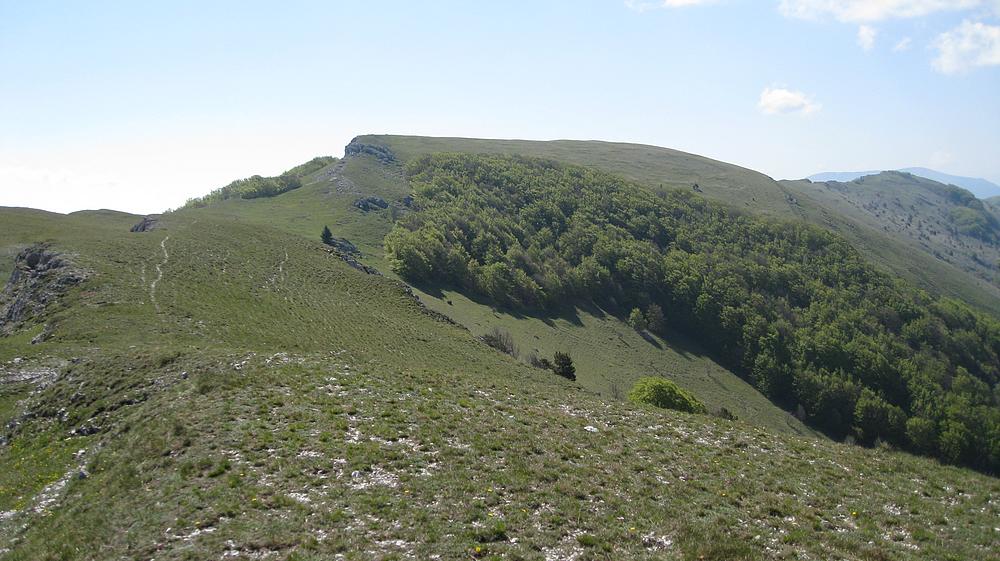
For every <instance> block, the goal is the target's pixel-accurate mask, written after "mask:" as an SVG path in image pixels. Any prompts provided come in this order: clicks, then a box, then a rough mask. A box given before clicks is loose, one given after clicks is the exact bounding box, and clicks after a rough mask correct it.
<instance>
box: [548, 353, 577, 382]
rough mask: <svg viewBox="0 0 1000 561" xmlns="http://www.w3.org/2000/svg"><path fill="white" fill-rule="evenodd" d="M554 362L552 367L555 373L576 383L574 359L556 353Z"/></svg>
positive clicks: (565, 354) (553, 358)
mask: <svg viewBox="0 0 1000 561" xmlns="http://www.w3.org/2000/svg"><path fill="white" fill-rule="evenodd" d="M552 361H553V362H554V363H555V364H554V365H553V366H552V371H553V372H555V373H556V374H558V375H560V376H562V377H563V378H566V379H567V380H570V381H573V382H575V381H576V367H575V366H573V359H572V358H570V356H569V355H568V354H567V353H560V352H556V354H555V355H554V356H553V357H552Z"/></svg>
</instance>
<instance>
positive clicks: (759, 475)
mask: <svg viewBox="0 0 1000 561" xmlns="http://www.w3.org/2000/svg"><path fill="white" fill-rule="evenodd" d="M303 189H305V187H303ZM303 189H300V190H299V191H302V190H303ZM286 196H291V193H290V194H287V195H282V197H286ZM0 220H3V221H4V224H5V225H6V224H18V227H17V228H11V229H5V230H4V231H3V233H2V234H0V236H2V239H0V246H3V247H5V248H7V247H12V246H14V245H23V244H26V243H30V242H31V241H34V238H38V237H42V238H46V239H49V240H50V241H51V242H53V244H54V247H55V248H56V249H58V250H61V251H64V252H66V253H68V254H73V255H75V256H76V260H77V262H78V263H80V264H81V265H82V266H85V267H87V268H89V269H91V270H93V271H94V272H95V274H94V275H93V277H92V278H91V280H89V281H88V282H87V284H85V285H84V286H83V287H81V288H80V289H77V290H75V291H74V292H73V293H71V294H70V295H69V296H68V297H66V298H65V299H64V301H63V302H62V305H61V306H59V307H57V308H55V309H54V311H53V312H52V313H51V315H50V316H48V317H46V318H45V321H47V322H48V323H50V324H52V325H53V326H54V327H53V338H52V339H50V340H49V341H47V342H45V343H42V344H39V345H30V344H28V342H27V341H28V340H29V339H30V337H31V336H32V335H33V334H34V333H36V332H37V331H39V330H40V329H41V326H40V325H34V326H29V327H27V328H26V329H25V331H24V332H23V333H19V334H17V335H15V336H12V337H8V338H4V339H0V363H2V367H0V370H2V371H3V375H4V376H5V377H7V378H5V379H11V378H10V376H13V375H14V374H17V373H19V374H25V373H28V372H34V373H35V374H37V376H35V377H29V379H28V381H27V382H20V383H18V384H5V385H4V392H5V393H4V395H3V396H0V405H2V407H0V412H2V413H3V415H4V418H3V419H2V420H3V421H4V422H5V424H7V422H9V421H12V420H17V421H18V423H17V424H16V425H10V424H8V425H7V426H8V427H9V428H8V429H7V431H6V436H7V438H8V443H7V444H6V445H5V446H3V448H2V449H0V473H2V474H4V475H3V476H2V477H0V510H2V511H3V514H2V515H0V546H2V547H4V548H5V555H4V558H6V559H18V560H21V559H24V560H27V559H31V560H38V559H121V558H128V559H219V558H226V559H539V560H541V559H552V560H555V559H685V560H696V559H772V558H773V559H997V558H998V555H997V553H996V552H997V551H998V546H1000V530H998V529H997V527H996V526H997V524H996V520H997V519H998V517H1000V483H998V481H997V480H996V479H992V478H989V477H986V476H983V475H980V474H976V473H974V472H971V471H968V470H963V469H958V468H953V467H945V466H940V465H938V464H936V463H935V462H932V461H928V460H924V459H918V458H914V457H911V456H909V455H906V454H900V453H895V452H891V451H888V450H866V449H861V448H856V447H851V446H845V445H840V444H835V443H830V442H827V441H823V440H820V439H815V438H803V437H795V436H783V435H776V434H774V433H772V432H768V431H765V430H763V429H762V428H760V427H758V426H754V425H751V424H749V423H748V422H744V421H736V422H729V421H723V420H720V419H716V418H714V417H709V416H703V415H686V414H681V413H671V412H665V411H659V410H651V409H643V408H637V407H634V406H631V405H629V404H627V403H624V402H620V401H616V400H613V399H607V398H602V397H601V396H599V395H597V394H595V393H591V392H590V391H587V390H584V389H582V388H581V387H579V386H578V385H573V384H570V383H568V382H565V381H563V380H561V379H559V378H557V377H555V376H553V375H551V374H549V373H547V372H543V371H540V370H535V369H531V368H530V367H527V366H525V365H523V364H521V363H519V362H517V361H515V360H513V359H511V358H509V357H507V356H506V355H501V354H499V353H497V352H495V351H493V350H492V349H490V348H488V347H486V346H485V345H483V344H481V343H479V342H478V341H476V340H475V339H474V337H473V335H472V334H471V333H470V332H468V331H466V330H465V329H464V328H462V327H459V326H457V325H454V324H451V323H449V322H447V321H444V320H442V319H440V318H439V317H437V316H435V315H433V314H430V313H428V312H426V311H425V310H424V309H423V308H422V307H421V306H420V305H418V304H417V302H416V301H415V300H414V299H412V298H411V297H410V296H409V295H408V294H407V293H406V292H405V291H404V290H403V288H402V287H401V285H399V284H398V283H396V282H395V281H393V280H391V279H386V278H382V277H377V276H371V275H365V274H364V273H361V272H359V271H356V270H354V269H351V268H349V267H348V266H346V265H345V264H343V263H342V262H341V261H340V260H339V259H337V258H335V257H332V256H329V255H328V254H327V253H326V252H325V251H324V250H323V249H322V247H321V246H319V244H318V243H316V242H314V241H312V240H311V239H307V238H304V237H300V236H296V235H294V234H290V233H288V232H285V231H282V230H278V229H273V228H269V227H266V226H261V225H258V224H252V223H248V222H247V221H243V220H238V219H237V218H235V217H225V216H211V215H210V214H209V213H178V214H175V215H172V216H169V217H167V218H166V219H165V220H164V222H163V224H162V225H161V227H160V228H159V229H156V230H153V231H152V232H147V233H142V234H129V233H128V232H127V227H128V225H129V224H130V223H131V222H133V221H134V220H135V218H134V217H129V216H124V215H113V216H108V215H104V214H93V215H79V216H73V217H53V216H48V215H32V214H30V213H25V212H24V211H10V210H4V211H0ZM158 266H159V272H162V275H159V274H158V269H157V267H158ZM157 278H158V282H156V284H155V287H153V286H151V285H152V284H153V280H154V279H157ZM15 358H21V359H22V360H20V361H15ZM46 369H50V370H51V371H53V372H55V375H54V377H53V378H54V379H51V380H48V381H45V376H43V375H42V374H40V373H44V372H47V371H48V370H46ZM22 378H23V377H22Z"/></svg>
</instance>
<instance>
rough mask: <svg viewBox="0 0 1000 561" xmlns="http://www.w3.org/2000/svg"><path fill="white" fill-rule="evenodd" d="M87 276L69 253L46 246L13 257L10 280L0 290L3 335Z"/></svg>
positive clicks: (40, 312)
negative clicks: (70, 257) (67, 254)
mask: <svg viewBox="0 0 1000 561" xmlns="http://www.w3.org/2000/svg"><path fill="white" fill-rule="evenodd" d="M88 276H89V274H88V273H87V271H85V270H83V269H81V268H80V267H78V266H77V265H76V264H74V263H73V262H72V261H71V260H70V259H69V258H68V257H67V256H66V255H64V254H61V253H57V252H55V251H51V250H50V249H49V248H48V247H47V246H45V245H34V246H31V247H28V248H25V249H24V250H22V251H21V252H20V253H18V254H17V257H16V258H15V259H14V271H13V272H12V273H11V275H10V280H8V281H7V285H6V286H5V287H4V289H3V292H0V335H7V334H9V333H11V332H12V331H13V330H14V329H16V328H17V327H18V326H20V325H21V324H22V323H24V322H25V321H27V320H30V319H34V318H37V317H39V316H41V315H42V313H43V312H44V311H45V309H46V307H48V306H49V305H50V304H51V303H52V302H54V301H55V300H56V299H58V298H59V297H60V296H62V295H63V294H65V293H66V292H67V291H68V290H69V289H70V288H72V287H74V286H76V285H78V284H80V283H81V282H83V281H84V280H86V279H87V277H88Z"/></svg>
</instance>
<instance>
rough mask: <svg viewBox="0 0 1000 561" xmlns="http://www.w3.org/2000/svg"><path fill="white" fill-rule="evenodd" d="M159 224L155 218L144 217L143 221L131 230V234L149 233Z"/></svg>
mask: <svg viewBox="0 0 1000 561" xmlns="http://www.w3.org/2000/svg"><path fill="white" fill-rule="evenodd" d="M158 223H159V220H158V219H157V218H156V217H155V216H144V217H143V218H142V221H141V222H139V223H138V224H136V225H135V226H132V227H131V228H129V232H148V231H150V230H152V229H154V228H156V225H157V224H158Z"/></svg>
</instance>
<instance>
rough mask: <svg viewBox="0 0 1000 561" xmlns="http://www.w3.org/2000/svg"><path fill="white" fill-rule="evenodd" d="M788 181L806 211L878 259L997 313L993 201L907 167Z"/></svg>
mask: <svg viewBox="0 0 1000 561" xmlns="http://www.w3.org/2000/svg"><path fill="white" fill-rule="evenodd" d="M783 184H784V185H785V187H786V188H788V190H789V191H791V192H793V193H795V195H796V197H798V198H799V200H801V201H803V204H802V205H801V207H800V208H801V209H802V210H801V212H802V216H803V217H804V218H806V219H807V220H811V221H813V222H817V223H821V224H825V225H826V226H828V227H830V228H831V229H832V230H834V231H836V232H838V233H841V234H843V235H844V236H846V237H847V238H848V239H851V240H852V242H853V243H855V245H857V246H858V247H859V248H862V249H863V250H865V251H866V252H868V253H869V254H870V255H873V256H875V259H876V261H877V262H880V263H884V264H886V265H887V266H888V267H889V268H890V269H891V270H893V271H897V272H902V273H903V274H904V276H905V277H907V278H910V279H911V280H915V281H916V282H918V284H920V285H922V286H924V287H926V288H928V289H930V290H932V291H934V292H937V293H941V294H947V295H951V296H955V297H958V298H961V299H963V300H965V301H967V302H971V303H973V304H975V305H976V306H978V307H981V308H983V309H987V310H989V311H992V312H994V313H997V312H998V305H997V303H998V302H1000V276H998V269H997V260H998V258H1000V244H998V239H1000V238H998V237H997V236H998V233H1000V228H998V224H1000V222H998V217H997V216H996V214H995V213H994V212H992V211H991V207H990V206H989V204H988V203H985V202H981V201H978V200H976V199H975V198H974V197H973V196H972V195H971V193H968V192H967V191H964V190H962V189H959V188H957V187H951V186H947V185H943V184H940V183H937V182H935V181H932V180H929V179H924V178H921V177H917V176H915V175H910V174H908V173H901V172H883V173H881V174H878V175H873V176H866V177H862V178H859V179H856V180H854V181H850V182H846V183H838V182H827V183H811V182H809V181H786V182H783Z"/></svg>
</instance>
